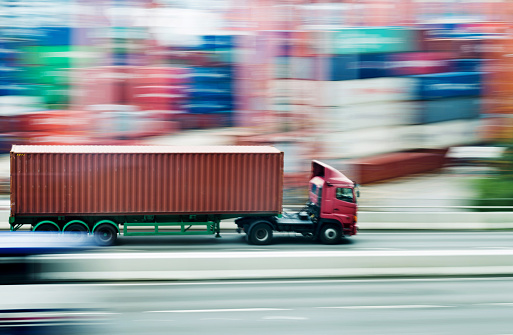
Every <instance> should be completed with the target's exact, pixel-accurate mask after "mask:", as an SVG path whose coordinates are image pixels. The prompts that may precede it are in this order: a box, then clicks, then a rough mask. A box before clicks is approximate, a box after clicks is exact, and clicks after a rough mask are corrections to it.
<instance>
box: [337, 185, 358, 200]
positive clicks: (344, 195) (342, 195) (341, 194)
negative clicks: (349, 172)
mask: <svg viewBox="0 0 513 335" xmlns="http://www.w3.org/2000/svg"><path fill="white" fill-rule="evenodd" d="M337 199H338V200H342V201H347V202H353V203H354V202H355V198H354V196H353V189H352V188H341V187H338V188H337Z"/></svg>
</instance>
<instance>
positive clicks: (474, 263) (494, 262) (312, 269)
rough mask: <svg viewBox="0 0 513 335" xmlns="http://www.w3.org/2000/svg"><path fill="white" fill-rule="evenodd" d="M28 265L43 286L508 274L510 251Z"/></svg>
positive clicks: (70, 259) (100, 256)
mask: <svg viewBox="0 0 513 335" xmlns="http://www.w3.org/2000/svg"><path fill="white" fill-rule="evenodd" d="M31 262H33V263H34V264H35V265H36V266H37V268H38V269H39V271H38V273H36V274H35V279H36V280H39V281H43V282H45V281H53V282H54V281H151V280H230V279H287V278H289V279H290V278H350V277H387V276H401V277H404V276H421V277H422V276H450V275H451V276H454V275H462V276H468V275H484V274H486V275H512V274H513V250H482V251H470V250H429V251H425V250H423V251H381V252H375V251H308V252H304V251H296V252H258V253H257V252H208V253H206V252H190V253H183V252H182V253H119V254H112V253H95V254H64V255H43V256H33V257H32V258H31Z"/></svg>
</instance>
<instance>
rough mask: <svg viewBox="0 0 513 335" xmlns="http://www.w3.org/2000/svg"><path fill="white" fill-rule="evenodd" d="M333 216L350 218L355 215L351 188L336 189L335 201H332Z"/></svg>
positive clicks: (353, 196)
mask: <svg viewBox="0 0 513 335" xmlns="http://www.w3.org/2000/svg"><path fill="white" fill-rule="evenodd" d="M333 214H334V215H341V216H349V217H351V218H352V216H353V215H355V214H356V196H355V194H354V190H353V189H352V188H348V187H337V188H336V190H335V199H333Z"/></svg>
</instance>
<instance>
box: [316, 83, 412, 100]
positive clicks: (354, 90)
mask: <svg viewBox="0 0 513 335" xmlns="http://www.w3.org/2000/svg"><path fill="white" fill-rule="evenodd" d="M415 80H416V79H415V78H406V77H405V78H372V79H360V80H346V81H326V82H320V87H321V88H320V99H319V102H318V103H319V104H320V105H319V106H325V107H330V106H332V107H337V106H345V105H350V104H357V103H373V102H385V101H404V100H413V99H414V97H415V95H414V93H415V91H414V90H415V86H414V84H415Z"/></svg>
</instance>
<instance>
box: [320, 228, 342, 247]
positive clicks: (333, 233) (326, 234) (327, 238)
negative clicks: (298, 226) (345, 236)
mask: <svg viewBox="0 0 513 335" xmlns="http://www.w3.org/2000/svg"><path fill="white" fill-rule="evenodd" d="M341 239H342V230H341V229H340V227H338V226H336V225H334V224H325V225H324V226H322V228H321V231H320V232H319V240H320V241H321V243H324V244H335V243H338V242H340V240H341Z"/></svg>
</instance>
